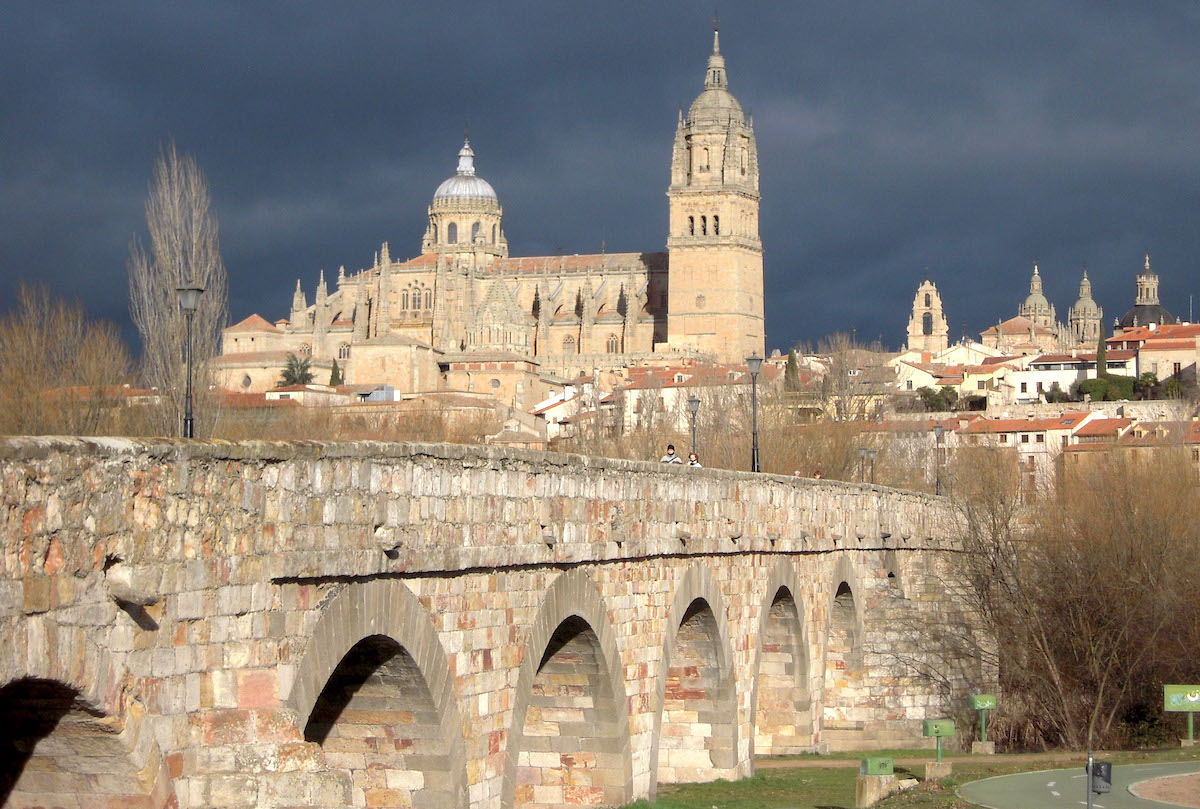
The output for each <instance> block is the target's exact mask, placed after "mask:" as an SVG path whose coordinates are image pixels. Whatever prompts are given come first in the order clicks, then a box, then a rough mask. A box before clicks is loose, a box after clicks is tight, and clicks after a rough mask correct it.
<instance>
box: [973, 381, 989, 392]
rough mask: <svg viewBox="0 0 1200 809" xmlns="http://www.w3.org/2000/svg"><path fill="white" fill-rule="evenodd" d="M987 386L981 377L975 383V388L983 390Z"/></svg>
mask: <svg viewBox="0 0 1200 809" xmlns="http://www.w3.org/2000/svg"><path fill="white" fill-rule="evenodd" d="M986 387H987V383H986V382H984V381H983V380H982V379H981V380H979V381H978V382H976V383H975V390H983V389H984V388H986Z"/></svg>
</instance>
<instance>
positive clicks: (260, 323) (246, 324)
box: [225, 314, 279, 332]
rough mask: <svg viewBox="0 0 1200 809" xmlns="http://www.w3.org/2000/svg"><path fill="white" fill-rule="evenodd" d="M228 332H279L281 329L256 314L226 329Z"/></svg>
mask: <svg viewBox="0 0 1200 809" xmlns="http://www.w3.org/2000/svg"><path fill="white" fill-rule="evenodd" d="M225 331H226V332H231V331H270V332H277V331H279V329H277V328H275V327H274V326H272V325H271V324H270V323H268V322H267V321H266V319H265V318H263V317H261V316H259V315H257V314H255V315H250V317H248V318H246V319H245V320H243V321H240V322H238V323H234V324H233V325H232V326H230V327H228V328H226V329H225Z"/></svg>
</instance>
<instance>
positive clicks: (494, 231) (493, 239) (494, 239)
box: [492, 225, 496, 244]
mask: <svg viewBox="0 0 1200 809" xmlns="http://www.w3.org/2000/svg"><path fill="white" fill-rule="evenodd" d="M495 243H496V226H495V225H492V244H495Z"/></svg>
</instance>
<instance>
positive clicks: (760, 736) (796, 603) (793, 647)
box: [750, 558, 815, 761]
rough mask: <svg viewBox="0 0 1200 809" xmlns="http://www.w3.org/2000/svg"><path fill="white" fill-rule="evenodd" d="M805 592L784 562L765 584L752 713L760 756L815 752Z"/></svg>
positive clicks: (792, 568)
mask: <svg viewBox="0 0 1200 809" xmlns="http://www.w3.org/2000/svg"><path fill="white" fill-rule="evenodd" d="M809 649H810V647H809V631H808V616H807V611H806V609H805V601H804V591H803V588H802V585H801V583H800V577H799V576H798V575H797V573H796V567H795V563H794V562H793V561H792V560H791V559H790V558H784V559H780V560H779V562H778V563H776V565H775V567H774V569H773V570H772V572H771V576H770V578H769V579H768V580H767V588H766V591H765V593H764V595H763V602H762V608H761V610H760V616H759V626H758V646H757V649H756V653H755V659H754V680H753V682H752V685H751V695H750V711H751V713H750V715H751V721H752V722H753V723H754V726H753V734H752V736H751V761H753V758H754V756H755V755H756V754H759V753H761V754H763V755H785V754H789V753H797V752H804V751H807V750H811V749H812V740H813V731H814V730H815V728H814V722H813V700H812V674H813V672H812V666H811V665H810V655H809Z"/></svg>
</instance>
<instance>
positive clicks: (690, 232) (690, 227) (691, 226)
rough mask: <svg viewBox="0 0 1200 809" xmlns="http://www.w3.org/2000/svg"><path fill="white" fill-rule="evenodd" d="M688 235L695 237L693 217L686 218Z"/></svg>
mask: <svg viewBox="0 0 1200 809" xmlns="http://www.w3.org/2000/svg"><path fill="white" fill-rule="evenodd" d="M688 235H689V236H695V235H696V217H694V216H689V217H688Z"/></svg>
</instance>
